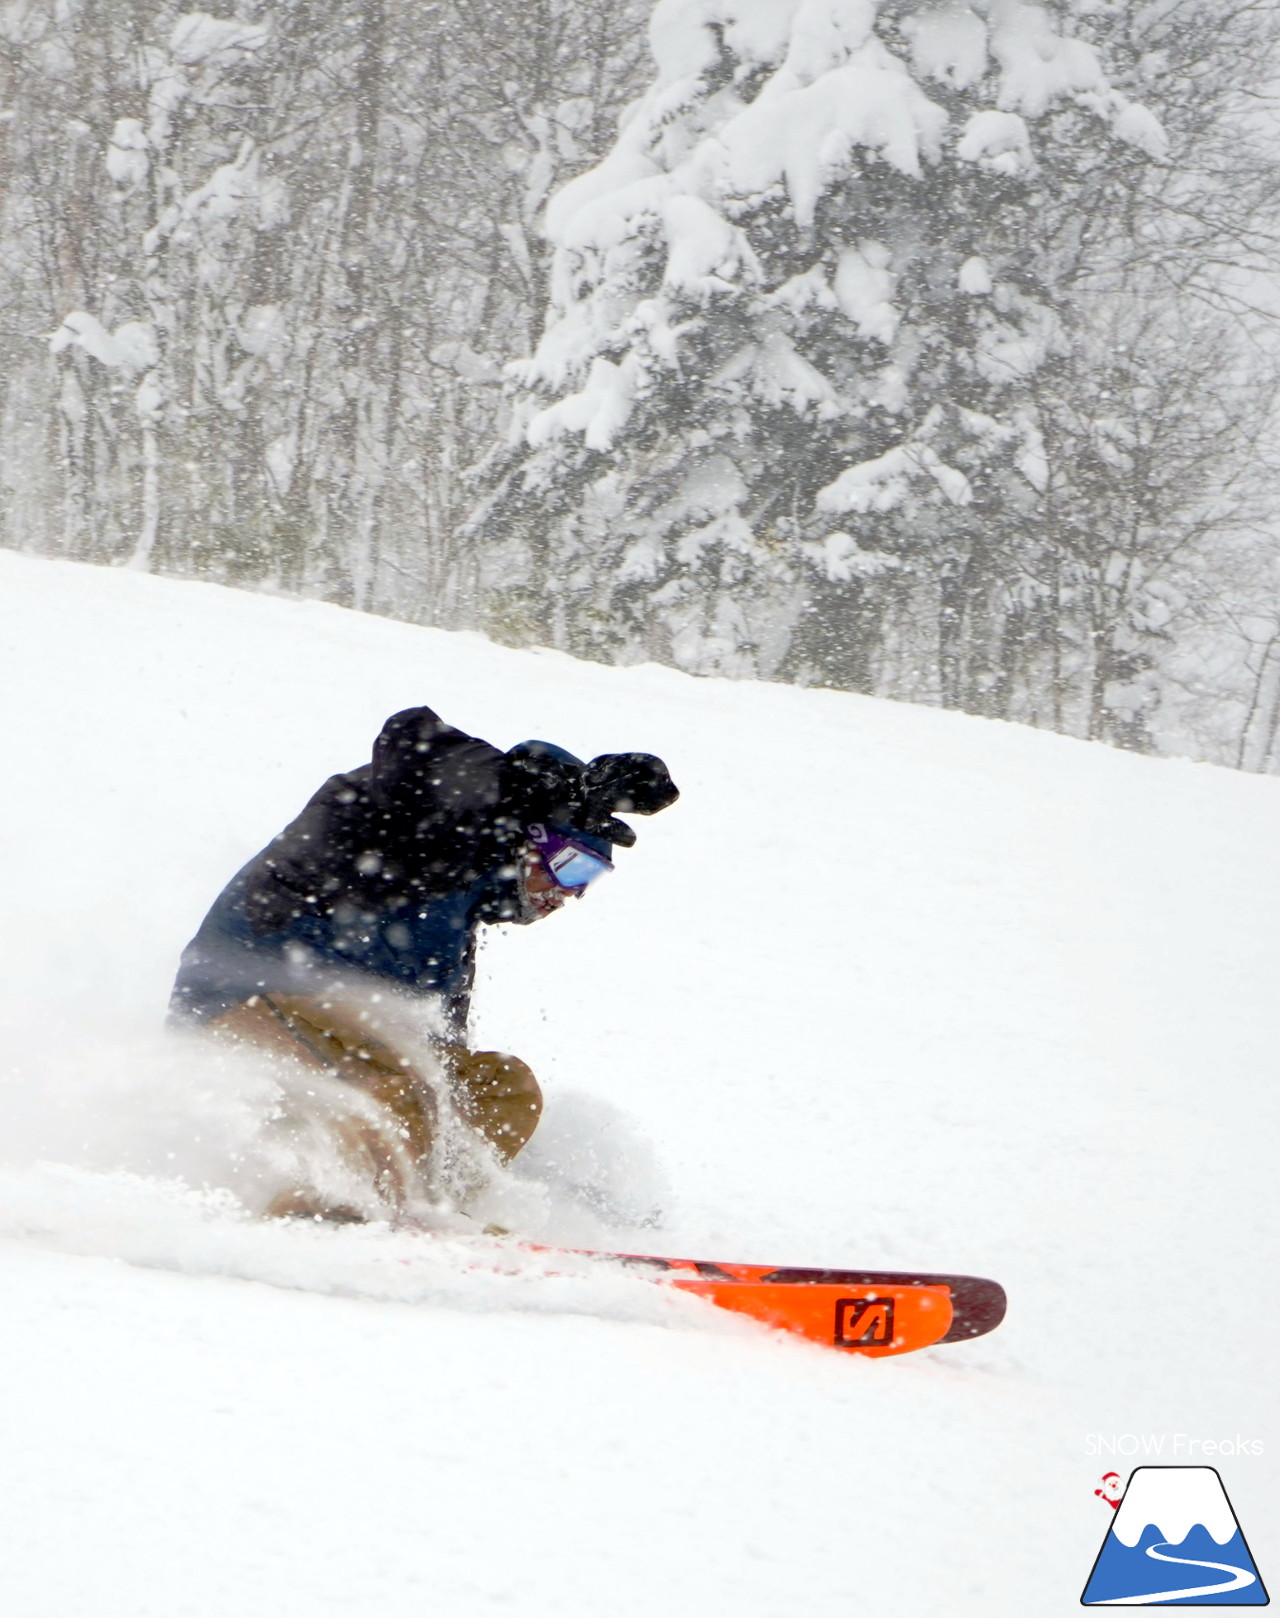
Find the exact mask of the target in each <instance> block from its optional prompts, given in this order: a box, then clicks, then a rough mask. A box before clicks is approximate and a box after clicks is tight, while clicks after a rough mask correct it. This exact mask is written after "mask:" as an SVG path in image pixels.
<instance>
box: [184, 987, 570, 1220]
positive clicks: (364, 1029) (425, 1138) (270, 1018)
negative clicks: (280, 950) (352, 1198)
mask: <svg viewBox="0 0 1280 1618" xmlns="http://www.w3.org/2000/svg"><path fill="white" fill-rule="evenodd" d="M208 1027H209V1030H210V1032H211V1033H213V1034H215V1035H216V1036H218V1037H219V1038H222V1039H231V1040H234V1041H236V1042H237V1043H243V1044H248V1045H252V1046H255V1047H257V1048H258V1049H260V1050H265V1051H269V1052H271V1053H273V1054H276V1055H281V1056H287V1057H291V1058H292V1059H293V1060H295V1061H297V1062H300V1063H302V1064H303V1065H304V1066H306V1067H312V1068H317V1069H322V1070H324V1071H325V1072H326V1073H327V1075H328V1076H329V1078H330V1079H331V1080H337V1081H338V1083H339V1084H340V1085H350V1086H352V1088H353V1090H355V1091H358V1092H360V1096H361V1097H362V1098H367V1099H366V1100H365V1102H364V1104H359V1103H357V1104H354V1105H353V1106H352V1107H351V1109H350V1111H347V1110H346V1109H344V1108H342V1107H339V1108H338V1109H337V1110H334V1109H332V1108H330V1109H329V1110H328V1111H327V1112H326V1115H325V1119H324V1122H325V1127H326V1128H327V1129H328V1131H329V1133H330V1135H331V1136H332V1138H333V1140H334V1143H335V1145H336V1146H337V1148H338V1150H339V1152H340V1154H341V1156H342V1158H343V1160H344V1162H345V1163H346V1165H347V1166H348V1167H349V1168H350V1169H351V1170H352V1171H354V1172H355V1173H356V1174H357V1175H358V1176H359V1177H360V1179H361V1180H362V1181H363V1182H364V1183H367V1184H369V1185H371V1186H372V1188H373V1189H374V1191H375V1192H376V1194H377V1196H378V1198H379V1200H380V1201H381V1202H382V1203H385V1204H386V1205H387V1206H388V1208H389V1210H390V1211H391V1212H399V1211H402V1210H403V1209H404V1207H405V1204H406V1202H407V1201H409V1200H410V1199H412V1198H413V1197H414V1196H415V1194H416V1195H422V1194H424V1193H426V1194H429V1193H430V1189H431V1186H430V1159H431V1153H432V1148H433V1147H434V1146H435V1144H436V1137H437V1130H438V1121H439V1108H438V1105H437V1100H436V1083H438V1082H439V1081H438V1079H437V1080H436V1082H433V1078H434V1077H435V1076H434V1075H433V1074H431V1073H430V1072H429V1071H427V1068H428V1064H421V1065H416V1066H415V1064H414V1063H413V1062H412V1061H410V1060H409V1059H408V1058H407V1057H405V1056H403V1055H401V1053H400V1052H399V1051H398V1050H397V1049H395V1047H394V1046H393V1045H392V1044H391V1043H389V1042H388V1040H387V1039H386V1038H384V1037H382V1036H380V1034H379V1032H378V1029H377V1025H376V1021H375V1019H374V1018H373V1016H371V1014H370V1013H369V1012H368V1011H367V1010H366V1009H364V1008H362V1007H360V1006H359V1005H354V1004H343V1003H342V1002H340V1001H329V1000H322V999H319V998H312V997H310V996H305V995H290V994H257V995H254V996H253V997H252V998H251V999H249V1000H245V1001H242V1002H241V1003H240V1004H239V1005H237V1006H233V1007H232V1008H231V1010H230V1011H226V1012H223V1014H222V1015H221V1016H220V1017H216V1018H214V1019H213V1020H212V1021H211V1022H210V1023H209V1024H208ZM433 1054H434V1055H435V1057H436V1059H437V1061H438V1063H439V1069H440V1073H439V1077H440V1078H442V1079H443V1080H444V1082H445V1083H446V1084H447V1085H448V1089H449V1096H450V1099H451V1101H452V1103H453V1106H454V1108H455V1110H456V1111H457V1113H458V1114H459V1115H460V1116H461V1118H462V1119H463V1120H464V1122H466V1123H467V1124H469V1125H470V1126H471V1128H473V1129H474V1130H476V1131H477V1132H478V1133H479V1134H480V1135H482V1136H483V1137H484V1139H485V1140H487V1141H488V1142H489V1144H490V1145H491V1146H492V1147H493V1148H494V1150H495V1151H497V1153H498V1154H499V1156H500V1157H502V1158H503V1159H504V1160H505V1161H507V1162H509V1161H510V1160H511V1159H512V1158H513V1157H515V1155H516V1154H517V1152H519V1151H520V1150H521V1148H522V1147H524V1146H525V1145H526V1144H527V1143H528V1141H529V1138H530V1136H532V1134H533V1132H534V1130H535V1129H536V1128H537V1126H538V1119H539V1117H540V1116H541V1113H542V1091H541V1090H540V1089H539V1087H538V1081H537V1079H536V1078H534V1076H533V1073H532V1071H531V1069H530V1068H529V1067H528V1066H527V1065H526V1064H525V1063H524V1062H522V1061H521V1060H520V1059H519V1057H517V1056H506V1055H503V1054H502V1053H501V1052H499V1051H469V1050H467V1049H466V1048H465V1047H464V1046H462V1045H454V1044H443V1043H442V1044H439V1045H436V1046H434V1047H433ZM354 1099H355V1098H354V1097H353V1101H354ZM368 1101H372V1102H373V1103H374V1106H373V1107H372V1108H370V1107H369V1106H368V1104H367V1102H368ZM266 1211H267V1213H268V1215H269V1216H272V1217H277V1218H283V1217H288V1216H308V1217H311V1216H316V1215H319V1216H320V1217H322V1218H339V1219H344V1218H345V1219H359V1218H362V1217H363V1215H361V1214H360V1213H359V1212H358V1211H356V1210H353V1209H349V1208H344V1207H333V1206H325V1205H323V1199H321V1198H319V1197H318V1195H317V1193H316V1192H315V1191H314V1190H313V1189H312V1188H309V1187H307V1186H297V1187H294V1188H291V1189H289V1190H286V1191H284V1192H281V1193H280V1194H279V1195H278V1196H277V1197H275V1198H274V1199H273V1201H272V1202H271V1203H270V1205H269V1206H268V1208H267V1210H266Z"/></svg>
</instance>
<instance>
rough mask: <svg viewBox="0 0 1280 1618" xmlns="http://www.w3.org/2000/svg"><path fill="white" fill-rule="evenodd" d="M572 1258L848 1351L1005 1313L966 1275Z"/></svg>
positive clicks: (959, 1335)
mask: <svg viewBox="0 0 1280 1618" xmlns="http://www.w3.org/2000/svg"><path fill="white" fill-rule="evenodd" d="M537 1251H540V1252H543V1253H546V1252H548V1251H551V1250H549V1249H547V1248H539V1249H537ZM579 1256H582V1257H587V1258H603V1259H612V1260H614V1261H615V1262H617V1263H621V1264H625V1265H626V1266H627V1267H628V1268H629V1269H644V1270H646V1271H648V1272H649V1273H650V1274H652V1275H653V1278H654V1280H656V1281H662V1282H665V1283H667V1284H668V1285H670V1286H675V1287H679V1289H680V1290H681V1291H682V1292H693V1293H696V1294H697V1295H698V1296H699V1297H703V1298H707V1299H709V1301H710V1302H712V1303H714V1304H716V1305H718V1306H719V1307H720V1308H721V1309H732V1310H734V1311H735V1312H737V1313H738V1314H743V1315H750V1316H751V1317H752V1319H754V1320H759V1321H762V1322H763V1323H764V1324H765V1325H767V1326H773V1327H775V1328H777V1329H779V1330H781V1331H790V1332H795V1333H796V1334H797V1335H798V1336H801V1337H807V1338H808V1339H809V1340H810V1341H811V1342H814V1343H821V1344H822V1345H823V1347H824V1348H839V1349H844V1350H845V1351H846V1352H848V1353H853V1354H871V1355H876V1356H880V1357H883V1356H886V1355H889V1354H909V1353H911V1351H912V1350H913V1349H917V1348H930V1347H932V1345H933V1344H935V1343H956V1342H962V1341H965V1340H966V1339H968V1338H970V1337H981V1336H982V1335H983V1334H984V1333H986V1332H989V1331H994V1330H995V1328H996V1327H997V1326H998V1325H999V1324H1000V1322H1001V1321H1002V1320H1003V1319H1004V1312H1005V1295H1004V1288H1003V1287H1001V1286H1000V1285H999V1284H998V1283H997V1282H995V1281H987V1280H984V1279H982V1278H981V1277H979V1276H973V1275H928V1274H923V1273H917V1272H915V1271H895V1270H800V1269H778V1268H776V1267H770V1266H769V1265H765V1264H711V1263H707V1262H706V1261H705V1260H701V1259H678V1258H650V1257H647V1256H644V1255H641V1254H636V1253H594V1252H593V1253H585V1254H580V1255H579Z"/></svg>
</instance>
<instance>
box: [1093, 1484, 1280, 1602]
mask: <svg viewBox="0 0 1280 1618" xmlns="http://www.w3.org/2000/svg"><path fill="white" fill-rule="evenodd" d="M1080 1604H1081V1606H1084V1607H1265V1606H1268V1605H1269V1604H1270V1603H1269V1598H1268V1596H1267V1592H1266V1590H1265V1588H1264V1587H1263V1583H1262V1579H1261V1576H1260V1575H1259V1573H1258V1569H1257V1567H1256V1566H1255V1564H1254V1560H1253V1557H1252V1556H1251V1555H1250V1552H1249V1547H1248V1546H1247V1545H1246V1544H1245V1542H1244V1535H1243V1534H1242V1533H1241V1532H1240V1524H1239V1523H1238V1522H1237V1521H1236V1514H1235V1512H1234V1511H1233V1510H1232V1509H1231V1502H1230V1500H1228V1499H1227V1491H1226V1490H1225V1489H1224V1488H1223V1487H1222V1479H1221V1478H1220V1477H1219V1476H1218V1473H1217V1471H1216V1470H1215V1468H1214V1467H1212V1466H1139V1467H1136V1468H1135V1469H1134V1471H1133V1474H1132V1476H1131V1477H1130V1479H1129V1487H1128V1488H1127V1489H1126V1490H1125V1491H1124V1498H1123V1499H1122V1500H1121V1502H1120V1509H1119V1510H1118V1511H1117V1512H1116V1514H1115V1516H1114V1518H1113V1519H1112V1522H1111V1527H1110V1528H1109V1529H1108V1530H1107V1537H1106V1538H1105V1539H1104V1540H1103V1542H1102V1549H1101V1550H1100V1551H1099V1552H1098V1559H1097V1561H1096V1562H1095V1563H1094V1564H1093V1572H1092V1573H1090V1575H1089V1582H1088V1584H1086V1585H1085V1587H1084V1594H1083V1595H1082V1596H1081V1597H1080Z"/></svg>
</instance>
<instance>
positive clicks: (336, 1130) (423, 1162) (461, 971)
mask: <svg viewBox="0 0 1280 1618" xmlns="http://www.w3.org/2000/svg"><path fill="white" fill-rule="evenodd" d="M677 796H678V793H677V791H676V788H675V785H674V783H673V782H672V780H671V777H670V775H669V773H668V772H667V768H666V766H665V765H664V764H663V762H662V760H661V759H658V758H655V757H654V756H653V755H652V754H648V753H612V754H603V755H601V756H600V757H599V758H595V759H593V760H592V761H591V762H590V763H589V764H584V763H583V761H582V760H581V759H578V758H575V757H574V755H573V754H572V753H568V752H566V751H565V750H564V749H563V748H560V747H556V746H555V745H553V744H552V743H549V742H541V741H529V742H522V743H520V744H519V745H518V746H516V747H513V748H511V749H510V750H509V751H508V752H506V753H504V752H501V751H500V750H499V749H498V748H496V747H492V746H490V744H489V743H488V742H484V741H481V740H480V739H479V738H477V737H474V736H468V735H466V734H465V733H464V732H462V731H460V730H455V729H454V728H453V727H452V726H451V725H447V724H445V723H444V721H443V720H441V719H440V718H439V716H438V715H437V714H435V713H433V712H432V710H431V709H430V708H409V709H406V710H405V711H404V712H402V713H397V714H393V715H392V717H391V718H390V719H388V720H387V722H386V724H385V725H384V726H383V728H382V732H381V734H380V735H379V737H378V739H377V741H376V743H375V744H374V749H373V759H372V762H371V763H370V764H365V765H362V766H360V767H359V768H358V769H355V770H351V771H348V772H347V773H345V774H342V775H335V776H333V777H332V778H331V779H330V780H328V781H327V782H326V783H325V784H324V785H323V786H322V787H321V788H320V790H319V791H318V792H317V793H316V794H315V796H314V797H313V798H312V799H311V801H310V802H309V803H308V804H307V805H306V807H305V808H304V809H303V811H302V813H301V814H300V815H299V816H298V818H297V819H296V820H294V821H293V822H292V823H291V824H290V825H289V826H287V827H286V828H285V829H284V831H282V832H281V833H280V834H279V836H277V837H276V838H274V839H273V841H272V842H270V843H269V844H268V845H267V847H266V848H264V849H263V850H262V852H261V853H259V854H257V855H256V856H255V857H254V858H253V859H252V860H250V861H249V863H248V864H247V865H246V866H245V867H244V869H243V870H241V871H240V872H239V873H238V874H237V875H236V876H235V877H234V878H233V879H232V881H231V882H230V883H229V884H228V886H227V887H226V888H225V889H224V890H223V892H222V893H221V894H220V896H219V897H218V899H217V900H216V901H215V903H214V905H213V907H212V909H211V910H210V911H209V914H208V915H207V916H206V917H205V919H204V921H203V923H202V924H201V926H200V929H199V931H198V932H197V933H196V936H195V937H194V938H193V939H192V940H191V942H190V944H188V946H187V948H186V950H185V951H184V952H183V955H182V961H181V965H180V967H179V970H178V976H177V980H176V982H175V984H174V989H173V998H172V1002H171V1018H172V1020H174V1021H175V1022H177V1023H182V1024H192V1023H195V1024H199V1025H202V1026H203V1027H205V1028H206V1029H208V1030H209V1031H210V1032H211V1033H212V1034H214V1035H216V1036H217V1037H219V1038H221V1039H226V1040H231V1041H234V1042H237V1043H240V1044H244V1045H248V1046H251V1047H255V1048H257V1049H260V1050H266V1051H270V1052H272V1053H275V1054H280V1055H285V1056H288V1057H292V1058H293V1059H295V1061H297V1062H300V1063H302V1064H304V1066H305V1067H306V1068H307V1070H308V1080H307V1087H306V1090H305V1094H306V1096H307V1097H309V1098H311V1099H310V1101H309V1102H308V1106H309V1107H310V1112H311V1115H310V1116H308V1117H305V1118H296V1119H295V1120H294V1124H295V1127H296V1130H297V1132H298V1133H299V1134H300V1135H304V1134H308V1133H309V1134H311V1135H312V1136H313V1137H314V1135H315V1132H316V1125H317V1123H319V1124H320V1126H321V1128H322V1131H325V1130H327V1139H328V1141H329V1142H330V1144H331V1145H332V1146H334V1147H336V1150H337V1156H338V1158H340V1159H341V1162H342V1165H343V1167H344V1169H345V1170H346V1171H347V1173H346V1178H345V1180H344V1184H345V1185H346V1186H347V1194H346V1195H344V1196H340V1197H337V1196H335V1194H334V1192H333V1190H332V1186H330V1188H329V1189H327V1190H326V1188H325V1187H324V1186H323V1185H321V1184H319V1183H314V1182H315V1179H316V1177H315V1176H314V1175H313V1176H312V1177H311V1179H312V1181H313V1183H298V1184H296V1185H293V1186H291V1187H290V1188H288V1189H287V1190H285V1191H284V1192H282V1193H281V1194H279V1195H278V1196H276V1197H275V1198H274V1200H273V1201H272V1202H271V1204H270V1205H269V1207H268V1209H267V1212H268V1213H269V1214H272V1215H277V1216H307V1217H321V1218H335V1219H362V1218H366V1217H369V1216H370V1215H371V1214H372V1215H374V1216H379V1217H387V1216H388V1215H393V1216H394V1215H399V1214H402V1213H403V1212H404V1210H405V1208H406V1206H407V1205H408V1204H410V1203H411V1202H412V1201H414V1200H415V1199H416V1198H420V1197H421V1196H423V1195H430V1192H431V1187H432V1178H431V1176H432V1164H431V1159H432V1153H433V1149H434V1148H435V1147H436V1145H437V1134H438V1123H439V1117H440V1107H441V1103H443V1104H444V1105H445V1106H448V1107H450V1108H451V1109H452V1110H453V1111H454V1112H455V1113H456V1114H457V1115H458V1116H459V1117H460V1118H461V1119H462V1120H463V1122H464V1123H465V1124H467V1125H469V1126H470V1127H471V1128H473V1129H474V1130H476V1131H477V1132H478V1133H479V1134H480V1135H481V1136H482V1137H483V1138H484V1139H485V1140H487V1141H488V1142H489V1144H490V1145H491V1146H492V1147H493V1148H494V1149H495V1150H496V1151H497V1153H498V1155H499V1156H500V1157H501V1158H504V1159H506V1160H510V1159H511V1158H513V1157H514V1156H515V1155H516V1153H517V1152H519V1151H520V1150H521V1148H522V1147H523V1146H524V1145H525V1144H526V1143H527V1142H528V1140H529V1138H530V1136H531V1135H532V1134H533V1131H534V1129H535V1128H536V1126H537V1122H538V1117H539V1114H540V1112H541V1104H542V1098H541V1092H540V1090H539V1088H538V1084H537V1081H536V1079H535V1078H534V1076H533V1074H532V1072H531V1071H530V1069H529V1068H528V1067H527V1066H526V1065H525V1064H524V1063H523V1062H521V1061H520V1060H519V1059H518V1058H516V1057H513V1056H507V1055H503V1054H501V1053H499V1052H495V1051H472V1050H469V1049H468V1048H467V1044H466V1035H467V1017H468V1011H469V1004H470V996H471V987H472V979H473V970H474V960H475V942H476V933H477V929H478V926H479V924H480V923H481V922H513V923H515V924H517V925H523V924H526V923H529V922H532V921H536V920H538V919H540V918H541V917H544V916H548V915H551V914H552V913H553V912H554V911H556V910H558V909H560V907H561V906H562V905H563V904H564V903H565V902H566V900H567V899H568V898H570V897H571V896H572V897H577V898H581V897H582V895H583V894H584V893H585V892H586V890H587V888H588V886H589V885H590V884H591V883H592V882H594V881H595V880H596V879H597V878H599V877H601V876H603V875H605V874H606V873H607V872H609V871H611V870H612V869H613V863H612V858H611V855H612V849H613V845H615V844H617V845H620V846H622V847H624V848H627V847H630V846H631V845H632V844H633V843H634V842H635V832H634V831H633V830H632V829H631V828H630V827H629V826H628V825H626V823H625V822H623V821H621V820H618V819H616V818H615V815H616V814H617V813H619V812H621V813H635V814H644V815H649V814H654V813H656V812H657V811H658V810H660V809H665V808H666V807H667V806H668V805H669V804H671V803H673V802H674V801H675V799H676V797H677ZM388 991H391V992H389V993H388ZM406 1000H408V1001H413V1002H416V1003H417V1004H418V1005H419V1007H422V1005H423V1004H424V1003H425V1005H426V1008H427V1009H428V1010H429V1011H430V1013H431V1016H432V1023H433V1026H432V1033H431V1038H430V1040H429V1042H428V1046H427V1048H426V1049H425V1050H423V1051H421V1052H415V1054H413V1055H409V1054H406V1051H405V1049H404V1047H405V1046H406V1045H408V1046H409V1047H410V1049H411V1050H412V1049H413V1041H414V1040H415V1039H418V1038H420V1029H419V1028H418V1027H417V1026H415V1025H413V1024H412V1021H411V1019H408V1018H406V1016H405V1014H404V1012H405V1007H406ZM352 1183H356V1184H362V1185H364V1186H365V1187H370V1188H371V1189H372V1197H371V1198H370V1197H365V1198H364V1199H361V1198H360V1197H359V1196H353V1195H352V1194H350V1186H351V1184H352Z"/></svg>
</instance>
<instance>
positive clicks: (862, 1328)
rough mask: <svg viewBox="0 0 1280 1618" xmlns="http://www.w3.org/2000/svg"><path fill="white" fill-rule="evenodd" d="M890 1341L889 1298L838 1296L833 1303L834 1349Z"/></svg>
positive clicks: (891, 1306) (890, 1299) (890, 1310)
mask: <svg viewBox="0 0 1280 1618" xmlns="http://www.w3.org/2000/svg"><path fill="white" fill-rule="evenodd" d="M892 1341H893V1299H892V1298H841V1299H840V1300H839V1302H838V1303H837V1304H836V1347H837V1348H863V1347H865V1348H874V1347H880V1346H882V1345H883V1344H886V1343H891V1342H892Z"/></svg>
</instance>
